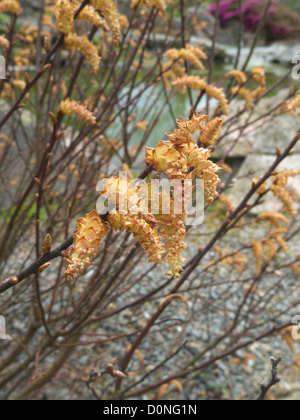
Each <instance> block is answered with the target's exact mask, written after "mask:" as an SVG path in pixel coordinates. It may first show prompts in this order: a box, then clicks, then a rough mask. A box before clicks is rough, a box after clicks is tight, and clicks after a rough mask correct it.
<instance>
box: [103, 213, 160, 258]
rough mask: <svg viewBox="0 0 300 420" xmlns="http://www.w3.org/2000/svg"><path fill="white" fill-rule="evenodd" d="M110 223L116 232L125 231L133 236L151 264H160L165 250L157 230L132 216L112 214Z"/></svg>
mask: <svg viewBox="0 0 300 420" xmlns="http://www.w3.org/2000/svg"><path fill="white" fill-rule="evenodd" d="M108 222H109V224H110V225H111V227H112V228H113V229H114V230H121V231H122V230H125V232H130V233H132V234H133V237H134V239H135V240H136V241H137V242H139V243H140V244H141V246H142V247H143V249H144V251H145V253H146V254H147V256H148V258H149V262H156V263H160V262H161V260H162V256H163V249H162V246H161V244H160V239H159V237H158V235H157V230H156V229H152V228H151V226H150V225H149V224H148V223H147V222H146V221H145V220H144V219H143V218H139V217H138V216H135V215H132V214H118V213H115V214H110V215H109V216H108Z"/></svg>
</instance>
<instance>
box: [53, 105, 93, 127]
mask: <svg viewBox="0 0 300 420" xmlns="http://www.w3.org/2000/svg"><path fill="white" fill-rule="evenodd" d="M59 109H60V110H61V112H62V113H63V114H65V115H77V116H78V117H79V118H80V119H82V120H84V121H86V122H87V123H89V124H91V125H96V124H97V122H96V118H95V116H94V115H93V114H92V113H91V112H90V111H89V110H88V109H87V108H86V106H84V105H81V104H79V103H78V102H77V101H71V100H70V99H66V100H65V101H62V102H61V103H60V105H59Z"/></svg>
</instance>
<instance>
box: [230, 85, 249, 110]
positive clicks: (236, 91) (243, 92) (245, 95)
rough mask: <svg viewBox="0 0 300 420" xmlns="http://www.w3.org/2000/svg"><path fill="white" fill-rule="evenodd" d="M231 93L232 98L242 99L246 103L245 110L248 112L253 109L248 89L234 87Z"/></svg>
mask: <svg viewBox="0 0 300 420" xmlns="http://www.w3.org/2000/svg"><path fill="white" fill-rule="evenodd" d="M231 93H232V95H234V96H237V97H239V98H242V99H244V101H245V102H246V109H248V110H249V109H251V108H252V107H253V96H252V92H251V90H250V89H247V88H243V87H242V88H240V87H238V86H236V87H234V88H233V89H232V91H231Z"/></svg>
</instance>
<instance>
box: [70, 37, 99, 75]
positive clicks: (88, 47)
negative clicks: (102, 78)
mask: <svg viewBox="0 0 300 420" xmlns="http://www.w3.org/2000/svg"><path fill="white" fill-rule="evenodd" d="M64 44H65V47H66V48H67V49H68V50H75V51H79V52H81V54H83V55H84V56H85V57H86V59H87V61H88V62H89V63H90V65H91V66H92V69H93V71H94V73H96V72H97V71H98V69H99V63H100V61H101V58H100V57H99V55H98V50H97V48H96V47H95V45H94V44H93V43H92V42H91V41H90V40H89V39H88V37H87V36H86V35H83V36H78V35H77V34H76V33H69V34H68V36H66V37H65V39H64Z"/></svg>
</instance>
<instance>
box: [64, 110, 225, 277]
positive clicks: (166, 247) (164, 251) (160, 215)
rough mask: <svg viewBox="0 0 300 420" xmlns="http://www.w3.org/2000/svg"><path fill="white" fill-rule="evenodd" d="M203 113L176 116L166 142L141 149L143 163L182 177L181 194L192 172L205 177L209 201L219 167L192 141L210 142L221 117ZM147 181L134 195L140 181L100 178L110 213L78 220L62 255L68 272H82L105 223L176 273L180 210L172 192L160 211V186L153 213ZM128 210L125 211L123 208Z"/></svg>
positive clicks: (181, 240)
mask: <svg viewBox="0 0 300 420" xmlns="http://www.w3.org/2000/svg"><path fill="white" fill-rule="evenodd" d="M207 120H208V117H207V116H200V115H194V116H193V117H192V119H188V120H186V121H177V124H178V128H177V129H176V130H175V131H174V132H172V133H168V134H167V135H168V138H169V140H168V141H161V142H159V144H158V146H157V147H156V148H155V149H150V148H146V163H147V165H153V170H154V171H157V172H159V173H162V174H165V175H167V176H168V177H169V179H170V180H172V179H176V180H180V181H181V185H182V194H184V181H185V180H192V179H194V178H196V177H198V178H200V179H202V180H204V192H205V199H206V202H207V203H208V204H211V203H212V202H213V201H214V200H215V198H216V197H217V196H218V193H217V186H218V184H219V182H220V179H219V177H218V175H217V173H218V171H219V170H220V168H219V167H218V166H217V165H216V164H214V163H213V162H212V161H210V160H209V158H210V156H211V151H210V150H208V149H205V148H202V147H199V146H198V144H197V143H196V142H195V141H194V140H193V136H195V135H198V140H199V144H214V143H215V142H216V141H217V137H218V135H220V130H221V127H222V123H223V121H222V120H221V119H219V118H214V119H213V120H211V121H209V122H207ZM145 184H146V188H147V190H148V193H149V192H150V197H151V198H149V194H148V195H147V199H146V200H143V199H141V198H140V197H141V195H139V194H138V192H139V190H140V189H141V188H142V187H141V186H140V185H139V182H134V181H131V180H128V179H126V178H121V177H112V178H109V179H106V180H103V182H102V191H101V198H103V199H104V200H107V201H108V202H110V203H113V204H114V208H112V209H111V212H110V214H109V215H108V216H107V217H106V219H105V221H103V220H102V219H101V218H100V217H99V216H98V215H97V213H96V212H93V213H91V214H89V215H87V216H85V217H84V218H83V219H80V220H78V221H77V232H76V234H75V235H74V239H75V240H74V245H73V247H72V249H71V252H70V254H69V255H68V258H67V264H68V267H67V270H66V273H65V274H66V275H67V276H68V277H73V278H74V276H75V274H82V273H83V272H84V270H85V269H86V268H87V267H88V266H89V265H90V264H91V259H92V258H93V257H94V255H95V252H96V250H97V249H98V248H99V247H100V244H101V240H102V239H103V237H104V235H105V234H106V232H107V230H108V229H109V228H112V229H113V230H115V231H125V232H128V233H132V235H133V237H134V238H135V240H136V241H137V242H139V243H140V245H141V246H142V247H143V249H144V251H145V253H146V255H147V256H148V258H149V261H150V262H155V263H161V262H162V261H164V262H166V263H167V264H168V266H169V271H168V272H167V275H169V276H174V277H180V272H181V271H182V263H183V262H184V261H185V259H184V258H183V256H182V254H183V252H184V250H185V249H186V243H185V242H184V239H185V236H186V227H185V218H186V216H187V214H186V212H185V209H182V212H181V214H177V211H175V197H174V195H172V194H169V195H168V199H169V201H170V211H169V212H168V214H164V213H165V212H164V211H163V210H162V196H163V194H165V192H164V193H163V192H162V191H159V190H158V191H157V192H155V193H154V195H155V194H157V197H156V198H158V203H159V209H158V212H157V214H152V212H151V210H152V200H153V194H151V193H152V192H153V191H151V190H152V185H151V183H149V184H147V183H146V182H145ZM126 210H127V211H126Z"/></svg>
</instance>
